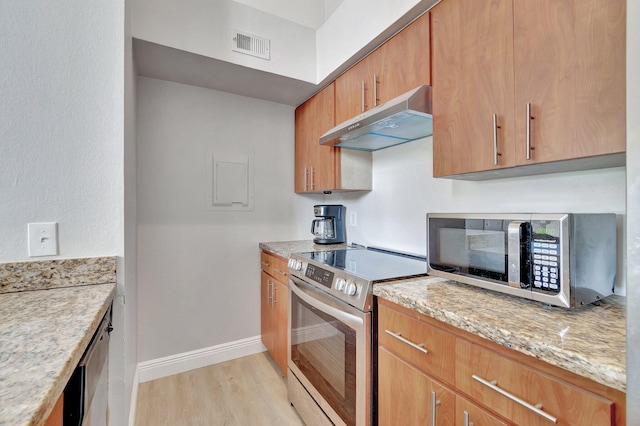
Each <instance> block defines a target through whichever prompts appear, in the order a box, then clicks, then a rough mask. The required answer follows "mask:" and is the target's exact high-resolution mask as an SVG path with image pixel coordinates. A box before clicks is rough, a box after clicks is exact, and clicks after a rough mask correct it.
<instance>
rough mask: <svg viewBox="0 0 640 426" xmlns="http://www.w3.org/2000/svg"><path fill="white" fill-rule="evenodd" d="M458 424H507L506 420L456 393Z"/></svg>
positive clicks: (474, 425)
mask: <svg viewBox="0 0 640 426" xmlns="http://www.w3.org/2000/svg"><path fill="white" fill-rule="evenodd" d="M456 424H457V425H464V426H470V425H473V426H507V424H506V423H505V422H503V421H502V420H500V419H499V418H497V417H495V416H494V415H492V414H490V413H489V412H487V411H485V410H483V409H482V408H480V407H478V406H477V405H475V404H472V403H471V402H469V401H467V400H466V399H464V398H463V397H461V396H460V395H456Z"/></svg>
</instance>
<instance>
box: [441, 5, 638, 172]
mask: <svg viewBox="0 0 640 426" xmlns="http://www.w3.org/2000/svg"><path fill="white" fill-rule="evenodd" d="M431 17H432V43H433V52H432V53H433V58H432V61H433V62H432V66H433V75H432V80H433V108H434V136H433V157H434V165H433V167H434V176H436V177H439V176H451V175H462V174H466V173H473V172H481V171H489V170H499V169H509V170H508V171H507V172H506V173H507V174H503V175H505V176H508V175H509V174H508V173H511V175H516V174H532V173H536V172H541V171H563V170H578V169H585V168H591V167H594V168H595V167H608V166H613V165H622V164H624V154H623V153H624V151H625V138H626V137H625V101H626V100H625V19H626V11H625V1H624V0H612V1H606V2H602V1H597V0H581V1H577V0H560V1H558V0H521V1H517V2H516V1H513V0H492V1H482V2H478V1H473V0H446V1H443V2H441V3H439V4H438V5H437V6H436V7H435V8H433V9H432V10H431ZM572 160H573V161H572ZM576 160H578V161H576ZM542 163H545V167H540V166H537V168H518V167H519V166H526V165H540V164H542ZM482 176H483V175H475V177H474V178H482ZM490 176H492V175H491V174H485V175H484V177H485V178H486V177H490ZM493 176H500V174H495V175H493Z"/></svg>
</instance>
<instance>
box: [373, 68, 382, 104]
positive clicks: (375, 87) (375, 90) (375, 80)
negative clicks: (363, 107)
mask: <svg viewBox="0 0 640 426" xmlns="http://www.w3.org/2000/svg"><path fill="white" fill-rule="evenodd" d="M379 100H380V99H378V76H376V73H373V106H374V107H377V106H378V101H379Z"/></svg>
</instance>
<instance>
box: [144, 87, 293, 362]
mask: <svg viewBox="0 0 640 426" xmlns="http://www.w3.org/2000/svg"><path fill="white" fill-rule="evenodd" d="M293 112H294V110H293V108H292V107H289V106H285V105H280V104H275V103H272V102H267V101H261V100H255V99H251V98H246V97H241V96H237V95H231V94H229V93H225V92H218V91H214V90H208V89H202V88H198V87H194V86H187V85H181V84H177V83H170V82H165V81H160V80H154V79H148V78H139V79H138V221H139V228H138V232H139V234H138V237H139V241H138V249H139V257H138V261H139V263H138V273H139V275H138V278H139V284H138V288H139V300H140V306H139V360H140V361H147V360H151V359H155V358H159V357H164V356H169V355H174V354H178V353H182V352H186V351H191V350H195V349H201V348H206V347H209V346H214V345H218V344H222V343H228V342H232V341H235V340H238V339H243V338H248V337H254V336H257V335H258V334H259V333H260V305H259V283H260V275H259V262H258V259H259V250H258V243H259V242H260V241H274V240H275V241H278V240H286V239H293V238H298V237H300V236H299V235H295V228H296V226H295V224H297V223H300V222H302V221H303V219H302V218H300V217H298V216H297V214H296V211H295V209H293V208H292V206H293V205H294V204H295V202H296V201H295V198H296V196H295V194H294V193H293V154H294V150H293V137H294V126H293ZM213 147H227V148H237V149H238V150H241V151H243V150H245V149H253V150H254V155H255V169H254V171H255V203H254V211H250V212H237V211H235V212H234V211H231V212H217V211H210V210H206V208H205V206H206V187H207V154H208V152H209V150H210V149H212V148H213Z"/></svg>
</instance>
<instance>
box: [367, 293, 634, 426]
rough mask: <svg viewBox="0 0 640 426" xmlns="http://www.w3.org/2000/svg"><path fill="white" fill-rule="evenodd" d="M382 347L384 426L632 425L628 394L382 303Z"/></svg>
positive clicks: (380, 404) (380, 395)
mask: <svg viewBox="0 0 640 426" xmlns="http://www.w3.org/2000/svg"><path fill="white" fill-rule="evenodd" d="M387 330H390V331H392V332H393V334H394V335H395V337H394V336H391V335H390V334H389V332H388V331H387ZM390 337H391V338H390ZM452 341H453V342H455V345H453V344H451V342H452ZM378 343H379V346H378V372H377V373H378V407H379V408H378V418H379V422H380V425H398V424H402V425H414V424H415V425H418V424H420V425H434V424H435V425H445V424H454V420H455V424H456V425H461V426H462V425H464V426H468V425H472V424H473V426H485V425H487V426H494V425H527V426H547V425H549V424H557V425H566V426H581V425H590V426H605V425H606V426H611V425H625V424H626V419H625V409H626V402H625V395H624V393H622V392H620V391H617V390H615V389H611V388H608V387H606V386H604V385H600V384H598V383H595V382H592V381H590V380H588V379H585V378H584V377H580V376H577V375H575V374H573V373H570V372H568V371H565V370H561V369H558V368H557V367H554V366H551V365H549V364H547V363H544V362H542V361H540V360H537V359H535V358H532V357H529V356H526V355H524V354H521V353H519V352H516V351H513V350H510V349H508V348H506V347H504V346H500V345H497V344H495V343H493V342H490V341H488V340H486V339H483V338H480V337H478V336H475V335H472V334H470V333H467V332H465V331H463V330H460V329H457V328H455V327H452V326H450V325H448V324H445V323H442V322H440V321H437V320H434V319H433V318H429V317H426V316H424V315H421V314H419V313H417V312H415V311H411V310H409V309H407V308H404V307H401V306H398V305H396V304H394V303H392V302H389V301H386V300H382V299H379V300H378ZM443 351H445V352H448V353H443ZM430 356H431V357H432V358H430ZM451 374H453V375H454V377H455V381H453V382H450V381H448V380H449V378H450V377H451ZM442 380H444V382H442ZM441 383H444V384H441ZM433 392H435V401H439V402H436V405H435V414H436V416H435V421H434V420H432V413H433V412H434V411H433V408H432V407H433V401H432V395H434V394H433Z"/></svg>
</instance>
